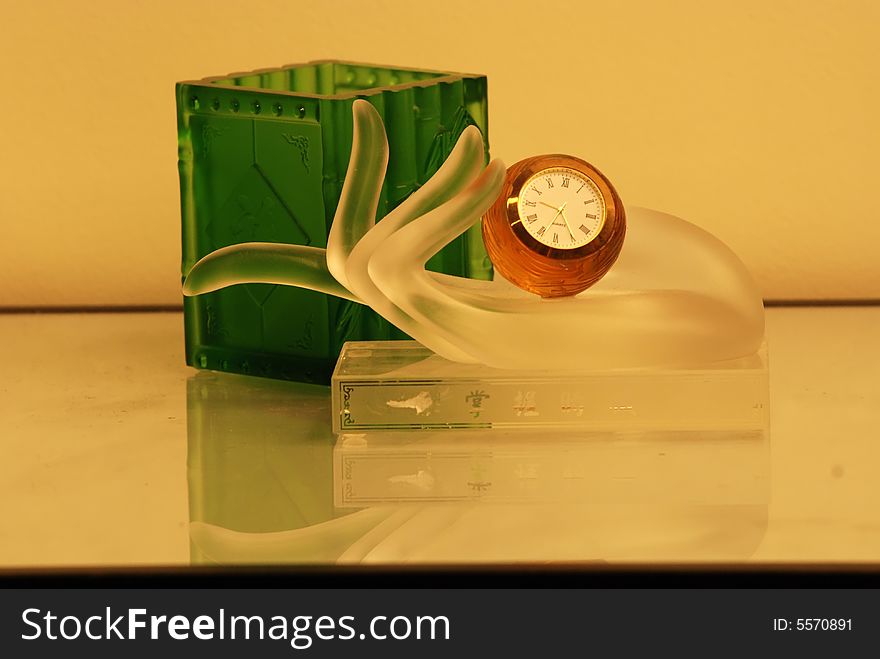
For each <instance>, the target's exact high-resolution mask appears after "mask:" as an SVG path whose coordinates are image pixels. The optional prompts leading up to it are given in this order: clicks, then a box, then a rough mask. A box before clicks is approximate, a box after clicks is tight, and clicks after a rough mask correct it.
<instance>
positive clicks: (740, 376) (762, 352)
mask: <svg viewBox="0 0 880 659" xmlns="http://www.w3.org/2000/svg"><path fill="white" fill-rule="evenodd" d="M331 392H332V403H333V431H334V432H336V433H352V432H354V433H365V432H379V431H396V430H441V429H442V430H448V429H458V430H486V429H494V430H501V429H507V430H513V429H535V430H537V429H544V430H551V429H552V430H559V431H572V430H575V431H581V432H583V431H587V432H599V433H603V432H604V433H607V432H611V433H621V432H650V433H658V432H660V433H662V432H694V431H700V432H710V433H717V432H749V431H756V432H759V433H764V434H766V433H767V429H768V420H769V380H768V361H767V346H766V342H765V343H764V344H762V346H761V348H760V349H759V350H758V352H756V353H755V354H753V355H751V356H749V357H746V358H743V359H737V360H731V361H727V362H721V363H713V364H702V365H694V366H690V367H682V368H666V369H662V368H652V369H618V370H609V369H605V370H596V371H586V372H583V371H555V372H554V371H534V370H522V371H518V370H504V369H493V368H488V367H486V366H482V365H478V364H461V363H458V362H452V361H449V360H446V359H444V358H442V357H439V356H438V355H435V354H434V353H433V352H431V351H430V350H428V349H427V348H425V347H424V346H422V345H420V344H418V343H416V342H414V341H357V342H349V343H346V344H345V346H344V347H343V349H342V353H341V354H340V357H339V361H338V362H337V364H336V369H335V371H334V373H333V378H332V383H331Z"/></svg>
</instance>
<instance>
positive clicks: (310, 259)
mask: <svg viewBox="0 0 880 659" xmlns="http://www.w3.org/2000/svg"><path fill="white" fill-rule="evenodd" d="M234 284H283V285H287V286H298V287H300V288H307V289H309V290H313V291H319V292H321V293H327V294H328V295H335V296H337V297H342V298H345V299H347V300H352V301H353V302H360V300H359V299H358V298H357V297H355V296H354V295H352V294H351V293H350V292H349V291H348V290H346V289H345V288H343V286H342V285H341V284H340V283H339V282H338V281H337V280H336V279H334V278H333V276H332V275H331V274H330V271H329V269H328V268H327V259H326V255H325V252H324V250H323V249H320V248H317V247H306V246H304V245H287V244H283V243H243V244H241V245H230V246H228V247H223V248H221V249H218V250H216V251H214V252H211V253H210V254H208V255H207V256H205V257H203V258H202V259H200V260H199V262H198V263H196V264H195V265H194V266H193V268H192V270H190V271H189V273H188V274H187V275H186V279H185V280H184V282H183V294H184V295H187V296H189V295H199V294H201V293H210V292H211V291H216V290H218V289H220V288H225V287H226V286H232V285H234Z"/></svg>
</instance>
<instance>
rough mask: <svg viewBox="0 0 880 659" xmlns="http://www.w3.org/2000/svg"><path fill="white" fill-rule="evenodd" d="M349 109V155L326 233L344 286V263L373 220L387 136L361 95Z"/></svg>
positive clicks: (329, 261) (333, 266) (332, 265)
mask: <svg viewBox="0 0 880 659" xmlns="http://www.w3.org/2000/svg"><path fill="white" fill-rule="evenodd" d="M351 109H352V120H353V122H354V123H353V133H352V144H351V157H350V158H349V161H348V172H347V173H346V175H345V183H344V184H343V186H342V194H341V196H340V197H339V205H338V206H337V207H336V214H335V216H334V218H333V224H332V225H331V227H330V235H329V236H328V237H327V265H328V267H329V269H330V272H331V274H332V275H333V276H334V277H335V278H336V279H337V281H339V283H340V284H342V285H343V286H344V287H345V288H347V289H348V288H349V286H348V277H347V275H346V273H345V263H346V261H347V260H348V256H349V254H351V251H352V250H353V249H354V247H355V245H356V244H357V243H358V241H360V239H361V238H362V237H363V236H364V235H365V234H366V233H367V231H368V230H369V229H370V227H372V226H373V225H374V223H375V221H376V208H377V207H378V205H379V193H380V192H381V190H382V183H383V181H384V180H385V168H386V167H387V165H388V139H387V138H386V136H385V128H384V127H383V125H382V119H381V117H379V113H378V112H376V109H375V108H374V107H373V106H372V105H370V104H369V103H368V102H367V101H364V100H361V99H358V100H356V101H355V102H354V103H353V104H352V108H351ZM349 290H350V289H349Z"/></svg>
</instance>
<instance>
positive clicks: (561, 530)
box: [0, 307, 880, 569]
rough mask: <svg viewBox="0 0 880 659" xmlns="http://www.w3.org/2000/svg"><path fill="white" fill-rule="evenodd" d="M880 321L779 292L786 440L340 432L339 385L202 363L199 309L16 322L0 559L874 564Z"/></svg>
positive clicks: (6, 412)
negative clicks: (195, 325) (186, 351)
mask: <svg viewBox="0 0 880 659" xmlns="http://www.w3.org/2000/svg"><path fill="white" fill-rule="evenodd" d="M878 330H880V308H878V307H814V308H771V309H768V311H767V339H768V343H769V346H770V400H771V407H770V415H771V432H770V441H769V448H768V446H767V444H766V443H765V442H763V441H757V440H755V439H754V438H750V437H732V438H731V437H723V436H708V435H707V436H702V437H692V436H690V437H686V438H680V437H678V438H676V437H670V438H665V439H664V438H660V439H659V440H658V439H656V438H652V439H651V441H652V442H653V443H649V442H648V441H647V440H646V439H645V438H643V437H639V436H633V437H627V438H622V439H621V438H616V439H615V440H614V441H608V442H604V443H602V442H598V443H597V442H593V443H587V442H578V441H577V438H571V437H568V438H564V439H563V438H560V437H555V436H552V435H538V434H536V435H535V436H518V437H515V438H509V437H505V436H497V437H495V438H493V439H492V440H491V441H475V440H468V441H464V442H458V443H456V442H455V441H454V440H453V438H452V436H451V435H444V434H442V433H440V434H439V435H437V434H434V435H432V436H431V437H430V438H423V439H421V440H420V441H408V442H407V441H404V442H401V443H399V444H395V443H391V444H388V443H386V444H384V445H381V446H377V445H376V444H375V442H374V443H370V442H366V441H364V440H363V438H358V437H357V436H353V437H349V438H347V439H346V441H345V442H338V443H337V442H336V440H335V437H334V436H333V435H332V433H331V431H330V396H329V390H328V389H327V388H324V387H319V386H314V385H304V384H298V383H286V382H276V381H271V380H264V379H259V378H250V377H246V376H240V375H230V374H224V373H214V372H207V371H204V372H199V371H196V370H194V369H191V368H188V367H187V366H185V365H184V358H183V320H182V317H181V315H180V314H179V313H116V314H111V313H89V314H70V313H58V314H51V313H46V314H5V315H0V355H2V360H0V363H2V365H3V372H2V377H0V569H3V568H31V569H33V568H37V569H39V568H44V567H46V568H48V567H82V566H89V567H102V566H108V567H109V566H114V567H119V566H138V567H141V566H181V565H206V564H207V565H215V564H221V565H244V564H315V563H317V564H344V563H347V564H361V563H368V564H394V565H396V564H402V563H410V564H413V563H415V564H425V563H427V564H437V563H455V564H462V563H467V564H471V563H476V564H494V563H503V564H509V563H518V562H527V563H540V564H548V563H551V564H552V563H557V562H564V563H566V564H571V563H572V562H574V563H579V564H584V565H585V566H589V565H593V564H596V563H599V562H602V563H616V562H631V561H635V562H640V563H646V562H647V563H664V562H667V563H668V562H672V563H695V564H697V563H706V562H717V561H723V562H733V563H742V564H756V563H779V562H782V563H787V562H793V563H825V562H834V563H841V562H843V563H865V562H868V563H874V562H877V561H878V560H880V485H878V480H877V476H876V474H877V471H878V466H880V345H878V342H877V336H880V332H878ZM487 483H488V484H494V486H493V488H494V489H492V490H491V495H490V488H489V487H488V485H487ZM346 488H348V490H346ZM352 488H354V489H352ZM367 490H368V491H369V492H370V493H371V494H370V496H369V497H362V498H360V499H358V497H356V496H352V492H355V491H358V492H363V491H367ZM437 492H445V494H444V495H443V496H437V494H436V493H437ZM451 492H453V493H455V494H454V496H453V495H452V494H450V493H451Z"/></svg>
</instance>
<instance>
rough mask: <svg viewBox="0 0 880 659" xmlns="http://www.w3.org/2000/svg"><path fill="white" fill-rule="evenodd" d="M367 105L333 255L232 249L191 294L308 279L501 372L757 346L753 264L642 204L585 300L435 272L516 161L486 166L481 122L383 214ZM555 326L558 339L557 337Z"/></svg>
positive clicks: (710, 357) (451, 355) (196, 275)
mask: <svg viewBox="0 0 880 659" xmlns="http://www.w3.org/2000/svg"><path fill="white" fill-rule="evenodd" d="M353 112H354V140H353V146H352V152H351V160H350V163H349V168H348V175H347V176H346V180H345V185H344V187H343V190H342V196H341V198H340V201H339V206H338V208H337V211H336V216H335V218H334V222H333V226H332V227H331V230H330V236H329V239H328V243H327V250H326V252H325V250H322V249H318V248H314V247H305V246H301V245H284V244H274V243H246V244H242V245H232V246H230V247H226V248H223V249H220V250H217V251H216V252H213V253H212V254H209V255H208V256H206V257H204V258H203V259H202V260H201V261H199V262H198V263H197V264H196V265H195V267H194V268H193V269H192V271H191V272H190V273H189V275H188V276H187V278H186V281H185V283H184V293H185V294H186V295H197V294H199V293H206V292H209V291H213V290H216V289H218V288H222V287H224V286H230V285H232V284H242V283H273V284H288V285H293V286H300V287H302V288H308V289H312V290H316V291H321V292H324V293H328V294H331V295H337V296H339V297H344V298H346V299H349V300H354V301H356V302H361V303H363V304H368V305H369V306H371V307H372V308H373V309H374V310H376V311H377V312H378V313H379V314H381V315H382V316H383V317H385V318H386V319H387V320H389V321H390V322H392V323H394V324H395V325H396V326H397V327H399V328H400V329H402V330H403V331H405V332H407V333H408V334H410V335H411V336H412V337H413V338H415V339H416V340H417V341H419V342H421V343H422V344H424V345H425V346H427V347H429V348H430V349H432V350H433V351H434V352H436V353H438V354H440V355H442V356H444V357H446V358H448V359H451V360H454V361H461V362H481V363H484V364H487V365H489V366H493V367H498V368H531V369H596V368H631V367H654V366H671V365H687V364H694V363H705V362H713V361H720V360H726V359H733V358H737V357H742V356H745V355H749V354H751V353H754V352H755V351H756V350H757V348H758V346H759V344H760V342H761V339H762V336H763V332H764V314H763V306H762V304H761V298H760V295H759V294H758V291H757V289H756V287H755V284H754V282H753V281H752V279H751V277H750V276H749V273H748V272H747V270H746V269H745V267H744V266H743V264H742V263H741V262H740V261H739V259H738V258H737V257H736V256H735V255H734V254H733V253H732V252H731V251H730V250H729V249H728V248H727V247H726V246H725V245H724V244H723V243H721V242H720V241H719V240H717V239H716V238H714V237H713V236H711V235H710V234H708V233H706V232H705V231H702V230H701V229H699V228H697V227H696V226H694V225H692V224H689V223H687V222H685V221H683V220H680V219H678V218H675V217H672V216H670V215H665V214H663V213H658V212H656V211H651V210H647V209H628V213H627V215H628V223H629V231H628V234H627V242H626V244H625V245H624V248H623V251H622V252H621V255H620V257H619V259H618V261H617V263H616V264H615V266H614V267H613V268H612V269H611V271H610V272H609V273H608V275H607V276H606V277H605V278H604V279H603V280H602V281H600V282H599V283H598V284H596V285H595V286H593V287H592V288H591V289H589V291H587V292H585V293H582V294H581V295H578V296H575V297H570V298H558V299H552V300H547V299H542V298H540V297H539V296H537V295H533V294H531V293H527V292H525V291H522V290H520V289H518V288H516V287H514V286H513V285H511V284H510V283H508V282H506V281H504V280H503V279H502V278H500V277H496V279H495V281H492V282H484V281H476V280H470V279H464V278H459V277H454V276H449V275H441V274H437V273H432V272H428V271H426V270H425V267H424V266H425V263H426V262H427V260H428V259H429V258H430V257H431V256H433V255H434V254H435V253H436V252H438V251H439V250H440V249H441V248H442V247H444V246H445V245H446V244H448V243H449V242H450V241H452V240H453V239H454V238H455V237H456V236H458V235H459V234H461V233H462V232H464V231H465V230H466V229H467V228H468V227H470V226H472V225H473V224H474V223H475V222H476V221H477V220H478V219H479V218H480V217H481V215H482V214H483V213H484V212H485V211H486V210H487V209H488V207H489V206H490V205H491V204H492V203H493V202H494V201H495V199H496V198H497V197H498V195H499V193H500V189H501V184H502V181H503V178H504V173H505V170H504V165H503V164H502V163H501V162H500V161H498V160H494V161H492V162H491V163H490V164H489V166H488V167H485V168H484V166H483V148H482V140H481V136H480V133H479V131H478V130H477V129H476V128H475V127H470V128H468V129H467V130H465V132H464V133H463V134H462V136H461V138H460V139H459V141H458V144H457V145H456V147H455V149H454V150H453V152H452V153H451V154H450V156H449V158H448V159H447V160H446V162H445V163H444V164H443V166H442V167H441V168H440V170H439V171H438V172H437V174H435V175H434V176H433V177H432V178H431V180H430V181H428V182H427V183H426V184H425V185H424V186H423V187H422V188H421V189H420V190H418V191H417V192H415V193H413V195H412V196H410V198H409V199H407V200H406V201H405V202H404V203H402V204H401V205H400V206H398V207H397V209H395V210H394V211H393V212H392V213H390V214H389V215H388V216H387V217H386V218H385V219H383V220H382V221H381V222H379V223H375V222H374V221H375V215H376V208H377V205H378V199H379V191H380V189H381V186H382V182H383V179H384V175H385V167H386V165H387V162H388V143H387V139H386V137H385V132H384V128H383V126H382V121H381V119H380V118H379V115H378V113H376V111H375V110H374V109H373V107H372V106H371V105H370V104H369V103H367V102H366V101H356V102H355V103H354V105H353ZM550 328H556V331H557V333H558V335H557V339H556V340H554V341H552V342H549V343H548V342H546V341H544V340H543V338H544V337H546V335H547V332H548V329H550Z"/></svg>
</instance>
